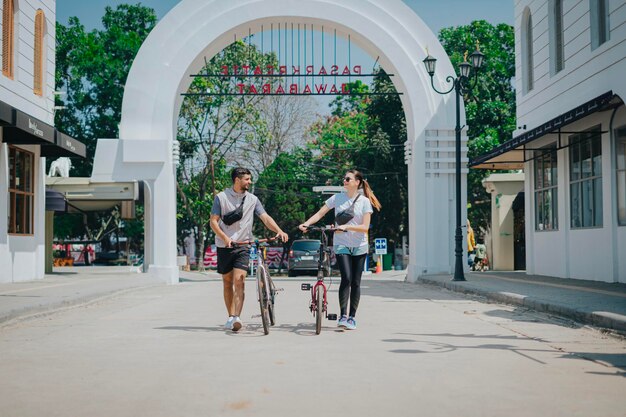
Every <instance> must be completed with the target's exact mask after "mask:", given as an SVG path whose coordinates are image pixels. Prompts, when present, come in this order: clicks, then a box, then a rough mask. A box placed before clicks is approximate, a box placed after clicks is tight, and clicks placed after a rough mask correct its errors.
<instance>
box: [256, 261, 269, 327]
mask: <svg viewBox="0 0 626 417" xmlns="http://www.w3.org/2000/svg"><path fill="white" fill-rule="evenodd" d="M257 274H258V275H257V289H258V292H259V306H260V307H261V322H262V323H263V333H265V334H266V335H267V334H269V333H270V317H269V308H268V305H269V299H268V298H269V297H268V296H267V294H268V291H267V275H266V274H267V273H266V272H265V269H264V268H263V267H259V269H258V272H257Z"/></svg>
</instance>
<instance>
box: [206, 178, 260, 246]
mask: <svg viewBox="0 0 626 417" xmlns="http://www.w3.org/2000/svg"><path fill="white" fill-rule="evenodd" d="M244 196H245V197H246V200H245V201H244V204H243V216H242V217H241V220H239V221H238V222H235V223H233V224H231V225H230V226H228V225H227V224H226V223H224V222H223V221H222V213H224V214H226V213H230V212H231V211H233V210H235V209H236V208H237V207H239V206H240V205H241V201H242V200H243V198H244ZM264 213H265V209H264V208H263V204H261V202H260V201H259V199H258V198H257V197H256V196H255V195H254V194H252V193H249V192H247V191H246V192H244V193H236V192H235V191H234V190H233V189H232V188H227V189H226V190H224V191H222V192H221V193H219V194H218V195H217V196H216V197H215V200H214V201H213V208H212V209H211V215H217V216H220V221H219V227H220V229H222V231H223V232H224V233H225V234H226V236H228V237H229V238H230V239H231V240H235V241H243V240H250V239H252V237H253V236H252V222H253V220H254V215H255V214H256V215H257V216H261V215H263V214H264ZM215 246H217V247H218V248H225V247H226V242H224V241H223V240H222V239H220V238H219V237H218V236H215Z"/></svg>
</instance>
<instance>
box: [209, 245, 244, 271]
mask: <svg viewBox="0 0 626 417" xmlns="http://www.w3.org/2000/svg"><path fill="white" fill-rule="evenodd" d="M249 262H250V250H249V249H248V248H247V247H239V248H217V272H218V273H220V274H228V273H229V272H230V271H232V270H233V268H237V269H243V270H244V271H246V270H248V264H249Z"/></svg>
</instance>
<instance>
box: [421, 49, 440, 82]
mask: <svg viewBox="0 0 626 417" xmlns="http://www.w3.org/2000/svg"><path fill="white" fill-rule="evenodd" d="M422 62H424V66H425V67H426V72H427V73H428V75H430V76H431V77H432V76H433V75H435V67H436V66H437V58H434V57H432V56H431V55H430V54H429V55H428V56H427V57H426V58H424V61H422Z"/></svg>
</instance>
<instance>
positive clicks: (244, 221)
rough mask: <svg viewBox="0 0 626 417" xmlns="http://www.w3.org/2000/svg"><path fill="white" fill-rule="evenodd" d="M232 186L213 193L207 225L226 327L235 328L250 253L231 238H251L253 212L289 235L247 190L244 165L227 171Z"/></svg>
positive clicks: (249, 178) (247, 175)
mask: <svg viewBox="0 0 626 417" xmlns="http://www.w3.org/2000/svg"><path fill="white" fill-rule="evenodd" d="M230 176H231V179H232V181H233V186H232V188H228V189H226V190H224V191H222V192H221V193H219V194H218V195H217V197H215V200H214V201H213V209H212V210H211V229H213V231H214V232H215V246H217V272H219V273H220V274H222V279H223V282H224V303H225V304H226V310H227V311H228V321H227V322H226V325H225V327H226V329H229V330H233V331H235V332H236V331H239V329H241V326H242V322H241V318H240V317H239V316H240V315H241V310H242V309H243V301H244V289H245V279H246V274H247V270H248V262H249V259H250V254H249V252H248V248H245V247H238V248H233V247H232V246H231V242H237V241H245V240H250V239H252V222H253V220H254V215H255V214H256V215H257V216H258V217H259V218H260V219H261V221H262V222H263V224H264V225H265V227H267V228H268V229H270V230H272V231H273V232H276V234H277V235H278V236H280V238H281V239H282V240H283V242H286V241H287V240H288V239H289V237H288V236H287V234H286V233H285V232H283V231H282V230H281V228H280V227H279V226H278V225H277V224H276V222H275V221H274V219H272V218H271V217H270V216H269V215H268V214H267V213H266V212H265V209H264V208H263V205H262V204H261V202H260V201H259V199H258V198H257V197H256V196H255V195H254V194H252V193H249V192H248V189H249V188H250V184H252V174H251V173H250V170H248V169H246V168H235V169H233V170H232V171H231V174H230Z"/></svg>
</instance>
